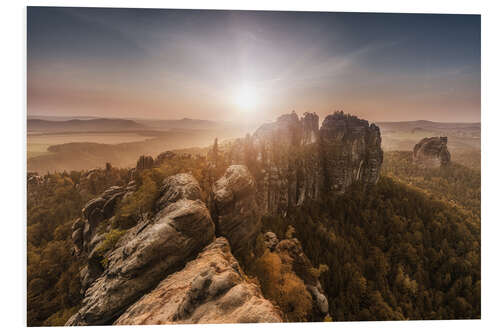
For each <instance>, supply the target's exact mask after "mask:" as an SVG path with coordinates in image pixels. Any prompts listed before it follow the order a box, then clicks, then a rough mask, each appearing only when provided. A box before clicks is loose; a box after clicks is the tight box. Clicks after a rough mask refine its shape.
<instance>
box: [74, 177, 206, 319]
mask: <svg viewBox="0 0 500 333" xmlns="http://www.w3.org/2000/svg"><path fill="white" fill-rule="evenodd" d="M180 180H182V181H180ZM190 182H194V183H190ZM165 184H166V187H165V188H164V195H163V196H162V199H164V197H165V195H166V196H167V197H168V198H169V200H164V201H163V202H164V204H165V205H164V207H163V208H162V209H161V210H159V211H158V212H157V213H156V214H155V215H154V216H153V217H152V218H151V219H147V220H144V221H142V222H140V223H139V224H138V225H136V226H135V227H133V228H132V229H129V230H128V231H127V232H126V233H125V234H124V235H123V236H122V238H121V239H120V240H119V241H118V243H117V245H116V247H115V248H114V249H113V250H112V251H110V252H109V253H107V254H106V255H105V258H104V260H101V262H103V261H104V262H105V263H106V264H105V267H103V271H102V273H101V274H100V275H99V276H98V277H97V278H96V279H95V280H93V281H91V282H90V283H87V284H88V285H89V286H88V289H86V291H85V296H84V299H83V302H82V307H81V308H80V310H79V311H78V313H77V314H75V315H74V316H73V317H71V318H70V319H69V321H68V322H67V323H66V325H99V324H107V323H110V322H112V321H113V320H114V319H116V318H117V317H118V316H119V315H120V314H121V313H122V312H123V311H124V310H126V308H127V307H128V306H130V305H131V304H133V303H134V302H135V301H137V300H138V299H139V298H140V297H141V296H143V295H144V294H145V293H147V292H148V291H149V290H151V289H152V288H154V287H155V286H156V285H157V284H158V282H160V281H161V280H162V279H164V278H165V277H166V276H168V275H169V274H171V273H173V272H175V271H178V270H179V269H182V267H183V266H184V265H185V264H186V262H188V261H189V260H190V259H192V258H194V257H195V256H196V255H197V254H198V253H199V252H200V251H201V250H202V249H203V248H204V247H205V246H206V245H207V244H209V243H211V242H212V241H213V239H214V234H215V228H214V224H213V222H212V219H211V217H210V213H209V211H208V209H207V207H206V205H205V204H204V203H203V202H202V201H200V200H192V199H196V195H194V194H193V193H194V192H192V191H188V190H186V189H187V188H191V189H192V188H196V187H197V186H198V184H197V183H196V180H194V178H193V177H192V176H190V175H176V176H173V177H170V178H169V179H167V180H166V181H165ZM170 187H175V188H170ZM172 193H177V194H176V195H175V196H172V195H171V194H172ZM160 200H161V199H160ZM89 263H90V262H89ZM91 268H92V266H91V265H87V270H90V269H91Z"/></svg>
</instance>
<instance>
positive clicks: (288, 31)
mask: <svg viewBox="0 0 500 333" xmlns="http://www.w3.org/2000/svg"><path fill="white" fill-rule="evenodd" d="M27 22H28V29H27V37H28V39H27V40H28V42H27V56H28V59H27V62H28V70H27V89H28V92H27V96H28V103H27V110H28V111H27V114H28V116H36V115H39V116H42V114H43V113H51V114H54V115H57V116H63V117H70V115H68V114H77V113H78V114H80V117H91V116H96V117H103V118H145V119H162V120H172V119H180V118H191V119H210V120H215V121H227V122H235V121H236V122H243V123H245V122H252V123H254V122H269V121H273V120H274V119H275V118H276V117H277V116H279V115H280V114H284V113H288V112H284V111H283V110H304V112H316V113H317V114H318V115H319V116H320V118H322V119H323V118H324V117H325V116H326V115H327V114H330V113H331V111H330V110H335V109H338V110H344V111H345V112H347V113H350V114H353V115H357V116H359V117H361V118H364V119H377V120H376V121H374V122H396V121H397V122H401V121H414V120H413V119H415V115H418V118H419V119H430V118H432V119H433V120H432V121H435V122H452V123H457V122H463V123H471V122H480V120H481V110H480V109H481V83H480V78H481V75H480V68H481V49H480V48H481V42H480V31H481V17H480V15H469V14H467V15H456V14H453V15H450V14H397V13H348V12H285V11H239V10H237V11H233V10H177V9H133V8H85V7H28V8H27ZM175 110H181V111H175ZM301 113H303V112H301Z"/></svg>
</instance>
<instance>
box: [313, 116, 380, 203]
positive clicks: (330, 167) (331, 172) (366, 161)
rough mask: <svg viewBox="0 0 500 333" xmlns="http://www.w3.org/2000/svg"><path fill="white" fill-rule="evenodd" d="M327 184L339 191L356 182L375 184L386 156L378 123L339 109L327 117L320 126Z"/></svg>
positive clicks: (321, 152) (337, 192)
mask: <svg viewBox="0 0 500 333" xmlns="http://www.w3.org/2000/svg"><path fill="white" fill-rule="evenodd" d="M320 142H321V143H320V146H319V149H320V154H321V158H322V159H323V163H322V164H323V172H324V186H325V189H326V191H327V192H329V193H334V194H339V193H344V192H345V190H346V189H347V188H348V187H349V186H351V184H353V183H354V182H358V181H360V182H362V183H364V184H375V183H376V182H377V180H378V178H379V174H380V168H381V165H382V160H383V152H382V148H381V147H380V144H381V138H380V130H379V128H378V127H377V126H376V125H375V124H371V125H370V124H369V123H368V121H366V120H362V119H359V118H357V117H355V116H351V115H346V114H344V113H343V112H337V113H334V114H332V115H329V116H327V117H326V118H325V120H324V121H323V125H322V126H321V129H320Z"/></svg>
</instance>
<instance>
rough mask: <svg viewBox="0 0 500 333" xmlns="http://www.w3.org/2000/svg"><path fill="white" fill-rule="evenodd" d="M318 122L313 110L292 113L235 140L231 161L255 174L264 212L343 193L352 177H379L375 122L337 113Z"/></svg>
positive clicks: (380, 157)
mask: <svg viewBox="0 0 500 333" xmlns="http://www.w3.org/2000/svg"><path fill="white" fill-rule="evenodd" d="M318 126H319V117H318V116H317V115H316V114H313V113H306V114H304V116H303V117H302V118H299V117H298V116H297V114H296V113H295V112H293V113H291V114H286V115H282V116H280V117H279V118H278V119H277V120H276V122H274V123H270V124H265V125H262V126H261V127H260V128H259V129H257V131H255V133H254V134H253V135H252V136H247V137H246V138H245V139H240V140H237V141H236V142H235V143H234V144H233V146H232V148H231V151H230V152H229V156H230V162H231V163H232V164H245V165H247V166H248V167H249V169H250V171H251V172H252V174H254V175H255V177H256V179H257V181H256V182H257V193H258V197H257V202H258V205H259V207H260V209H261V210H262V212H263V213H268V214H284V213H286V211H287V209H288V208H290V207H293V206H300V205H301V204H302V203H303V202H304V201H306V200H316V199H319V198H320V196H321V195H330V194H341V193H344V192H345V190H346V189H347V188H348V187H349V186H350V185H351V184H353V183H355V182H360V183H362V184H365V185H370V184H375V183H376V182H377V181H378V178H379V173H380V168H381V165H382V160H383V152H382V149H381V146H380V145H381V137H380V130H379V128H378V127H377V126H376V125H375V124H371V125H370V124H369V123H368V121H366V120H362V119H359V118H357V117H355V116H351V115H348V114H344V113H343V112H335V113H334V114H332V115H329V116H327V117H326V118H325V120H324V121H323V124H322V126H321V128H318Z"/></svg>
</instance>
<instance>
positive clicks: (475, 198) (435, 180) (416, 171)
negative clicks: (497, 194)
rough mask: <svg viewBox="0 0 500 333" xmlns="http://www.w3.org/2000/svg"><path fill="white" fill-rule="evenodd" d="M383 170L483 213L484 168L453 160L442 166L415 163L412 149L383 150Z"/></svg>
mask: <svg viewBox="0 0 500 333" xmlns="http://www.w3.org/2000/svg"><path fill="white" fill-rule="evenodd" d="M382 173H383V174H385V175H387V176H389V177H391V178H395V179H397V180H399V181H401V182H404V183H406V184H409V185H410V186H412V187H415V188H417V189H419V190H422V191H424V192H426V193H428V194H430V195H431V196H434V198H435V199H440V200H444V201H446V202H448V203H449V204H451V205H454V206H459V207H461V208H463V209H465V210H467V211H470V212H472V213H473V214H474V215H476V219H477V220H478V221H479V218H480V216H481V172H480V170H474V169H469V168H467V167H465V166H463V165H460V164H457V163H454V162H452V163H451V164H450V165H447V166H446V167H441V168H422V167H419V166H417V165H415V164H414V163H412V153H411V152H405V151H392V152H388V153H385V154H384V163H383V164H382Z"/></svg>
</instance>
